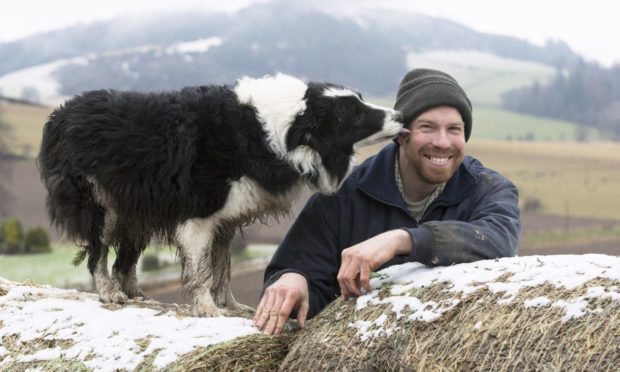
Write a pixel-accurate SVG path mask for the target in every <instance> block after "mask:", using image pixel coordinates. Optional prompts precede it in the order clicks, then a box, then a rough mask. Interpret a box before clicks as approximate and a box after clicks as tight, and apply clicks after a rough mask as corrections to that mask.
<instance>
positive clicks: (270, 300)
mask: <svg viewBox="0 0 620 372" xmlns="http://www.w3.org/2000/svg"><path fill="white" fill-rule="evenodd" d="M274 302H275V296H274V295H273V294H272V293H271V291H265V296H263V301H261V303H262V304H263V306H261V311H260V313H258V311H257V314H256V315H258V322H256V326H257V327H258V329H261V330H262V329H263V327H264V326H265V324H266V323H267V321H268V320H269V312H270V310H271V308H272V307H273V304H274Z"/></svg>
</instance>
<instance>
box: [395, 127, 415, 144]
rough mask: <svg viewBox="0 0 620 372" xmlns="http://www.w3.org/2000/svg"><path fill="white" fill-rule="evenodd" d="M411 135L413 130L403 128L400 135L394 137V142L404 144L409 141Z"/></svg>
mask: <svg viewBox="0 0 620 372" xmlns="http://www.w3.org/2000/svg"><path fill="white" fill-rule="evenodd" d="M410 137H411V131H410V130H409V129H407V128H403V129H401V132H400V133H398V136H396V138H394V142H396V143H397V144H398V145H400V146H402V145H403V144H404V143H407V142H409V138H410Z"/></svg>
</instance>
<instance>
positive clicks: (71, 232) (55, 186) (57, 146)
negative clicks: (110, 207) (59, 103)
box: [37, 107, 105, 271]
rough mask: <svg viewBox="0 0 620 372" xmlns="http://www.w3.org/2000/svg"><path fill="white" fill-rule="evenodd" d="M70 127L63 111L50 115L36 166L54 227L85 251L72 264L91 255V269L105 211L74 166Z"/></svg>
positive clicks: (95, 256)
mask: <svg viewBox="0 0 620 372" xmlns="http://www.w3.org/2000/svg"><path fill="white" fill-rule="evenodd" d="M69 126H70V120H69V119H68V115H67V113H66V112H65V110H64V108H63V107H60V108H58V109H56V110H55V111H54V112H53V113H52V114H51V115H50V117H49V119H48V121H47V122H46V124H45V126H44V129H43V139H42V142H41V151H40V153H39V156H38V158H37V166H38V168H39V172H40V174H41V180H42V182H43V184H44V186H45V188H46V189H47V192H48V194H47V199H46V207H47V212H48V215H49V217H50V220H51V222H52V225H53V226H54V227H55V228H57V229H58V230H59V231H61V232H64V233H65V234H66V236H67V237H68V238H69V239H71V240H73V241H74V242H75V243H76V245H78V246H81V247H83V248H84V250H83V251H82V252H80V253H79V254H78V255H77V256H76V258H75V259H74V261H73V263H74V264H76V265H77V264H79V263H81V262H82V261H83V260H84V258H85V257H86V256H87V255H89V269H91V262H90V261H92V260H94V259H96V258H98V257H99V252H95V251H98V250H99V249H100V238H101V233H102V230H103V226H104V222H105V210H104V208H103V207H102V206H100V205H99V204H98V203H97V200H96V198H95V194H94V192H95V190H94V187H93V185H92V184H91V182H89V181H88V178H87V175H85V174H82V172H80V170H79V168H78V167H76V166H75V164H74V162H73V159H72V157H73V154H72V148H71V145H70V142H69V141H68V140H67V138H68V136H67V134H68V133H67V132H68V131H69V130H71V128H69ZM93 250H95V251H93ZM93 264H94V263H93ZM93 269H94V266H93ZM91 271H92V270H91Z"/></svg>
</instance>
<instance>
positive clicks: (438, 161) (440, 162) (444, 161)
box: [427, 156, 450, 164]
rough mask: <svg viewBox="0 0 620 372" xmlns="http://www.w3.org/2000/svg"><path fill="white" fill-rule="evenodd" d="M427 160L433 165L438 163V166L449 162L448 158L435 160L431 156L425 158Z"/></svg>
mask: <svg viewBox="0 0 620 372" xmlns="http://www.w3.org/2000/svg"><path fill="white" fill-rule="evenodd" d="M427 158H429V159H430V160H431V161H432V162H433V163H439V164H443V163H447V162H448V160H450V158H449V157H448V158H436V157H433V156H427Z"/></svg>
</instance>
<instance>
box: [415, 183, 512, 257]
mask: <svg viewBox="0 0 620 372" xmlns="http://www.w3.org/2000/svg"><path fill="white" fill-rule="evenodd" d="M518 203H519V196H518V191H517V188H516V187H515V186H514V184H513V183H512V182H510V181H509V180H507V179H506V178H504V177H503V176H501V175H499V174H497V173H492V174H491V175H490V176H489V177H486V176H484V177H481V181H480V182H479V184H478V185H477V187H476V191H475V192H474V196H473V198H472V199H471V205H470V208H471V210H472V211H471V217H470V219H469V221H429V222H425V223H422V224H421V225H420V226H419V227H416V228H410V229H407V231H408V232H409V234H410V235H411V238H412V240H413V247H412V250H411V254H410V256H409V257H410V260H411V261H416V262H421V263H424V264H426V265H431V266H443V265H451V264H455V263H464V262H472V261H477V260H483V259H491V258H499V257H509V256H514V255H516V254H517V251H518V249H519V242H520V238H521V220H520V218H519V207H518Z"/></svg>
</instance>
